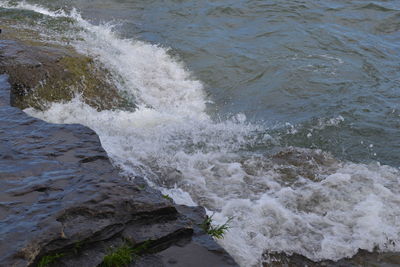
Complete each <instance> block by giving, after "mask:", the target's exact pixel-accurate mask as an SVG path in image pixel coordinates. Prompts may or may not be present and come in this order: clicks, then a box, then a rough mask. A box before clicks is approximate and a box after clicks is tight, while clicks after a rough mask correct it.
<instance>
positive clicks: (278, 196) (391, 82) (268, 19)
mask: <svg viewBox="0 0 400 267" xmlns="http://www.w3.org/2000/svg"><path fill="white" fill-rule="evenodd" d="M3 2H5V1H0V3H3ZM14 2H16V3H19V2H21V1H14ZM26 3H31V4H36V5H40V6H41V7H43V8H38V6H34V7H32V6H29V5H23V6H21V7H22V8H27V9H31V10H35V11H36V13H35V12H25V11H24V12H23V11H13V12H17V14H22V17H21V19H24V18H25V17H31V18H33V20H34V21H35V23H33V24H37V25H39V30H43V27H50V28H57V31H62V30H66V29H65V28H63V27H61V26H65V22H62V21H59V20H57V19H50V18H49V17H47V16H39V15H38V14H37V13H42V14H49V15H50V17H56V18H57V16H58V15H57V14H58V13H57V14H55V13H52V12H51V11H55V10H58V9H60V8H62V9H63V10H65V11H66V12H67V14H69V13H68V12H69V11H70V10H71V9H72V8H76V9H77V10H78V12H79V13H80V14H81V15H82V17H83V19H80V18H79V17H77V16H72V15H71V16H70V15H68V16H67V15H66V16H67V17H71V18H72V19H73V20H75V21H76V24H77V26H78V27H81V28H83V29H84V30H83V33H82V32H79V33H78V32H77V33H76V35H79V36H81V37H80V38H78V39H79V40H81V39H82V41H79V40H78V44H77V45H76V47H77V49H81V50H82V51H89V52H88V53H89V54H90V55H92V56H94V57H95V58H97V59H98V60H99V61H100V62H101V63H102V64H104V65H105V66H106V67H109V68H110V69H111V70H112V71H113V72H116V73H117V74H118V75H120V77H121V79H122V80H124V81H123V83H121V84H123V85H124V86H125V87H128V88H131V89H132V88H133V89H132V91H133V92H134V93H133V94H135V93H137V97H138V102H139V104H144V106H142V107H140V108H139V109H138V110H137V111H135V112H127V111H126V112H125V111H105V112H97V111H96V110H93V109H91V108H89V107H87V106H84V105H82V103H81V102H80V101H78V100H75V101H73V102H71V103H67V104H54V105H53V106H52V107H51V108H50V109H49V110H48V111H46V112H38V111H33V110H27V112H28V113H29V114H32V115H34V116H37V117H40V118H43V119H46V120H48V121H52V122H58V123H82V124H84V125H87V126H89V127H91V128H93V129H94V130H96V132H97V133H98V134H99V136H100V138H101V141H102V144H103V146H104V147H105V149H106V150H107V152H108V153H109V154H110V156H111V158H112V159H113V160H114V162H115V163H116V164H117V165H118V166H120V167H122V169H123V170H124V171H125V172H127V173H128V175H132V174H139V175H144V176H145V177H146V178H148V179H149V182H151V183H154V185H155V186H156V187H157V186H158V187H159V188H160V189H161V190H165V191H163V193H167V194H170V195H171V196H172V197H173V198H174V200H175V201H176V202H178V203H184V204H190V203H193V201H194V203H196V204H200V205H203V206H204V207H206V208H207V209H208V210H209V211H210V213H212V212H215V217H214V218H215V220H216V221H217V222H218V223H223V222H225V220H226V219H227V218H228V217H229V216H232V217H234V219H233V220H232V222H231V223H232V228H233V229H234V231H231V232H229V233H228V234H227V236H226V237H225V239H224V240H221V241H220V243H221V244H222V245H223V246H224V247H225V248H226V249H227V250H228V251H229V252H230V253H231V254H232V255H234V257H235V259H236V260H237V261H238V262H239V263H240V264H241V265H243V266H249V265H252V264H256V263H257V262H259V260H260V258H261V256H260V255H261V254H262V252H263V251H265V250H266V251H278V252H281V251H284V252H287V253H293V252H295V253H299V254H302V255H304V256H307V257H309V258H310V259H313V260H322V259H332V260H337V259H340V258H343V257H350V256H352V255H354V254H355V253H356V252H357V250H358V249H359V248H363V249H368V250H372V249H374V248H375V247H379V248H380V249H382V250H389V251H399V248H398V247H396V246H395V245H393V244H396V243H398V242H400V231H399V229H400V222H399V221H398V219H397V218H399V216H400V211H399V208H398V207H399V205H400V197H399V196H400V184H399V181H400V175H399V171H398V170H396V168H399V167H400V153H399V148H400V141H399V140H400V139H399V138H400V105H399V103H400V102H399V101H400V90H399V86H400V75H399V70H400V64H399V63H400V2H399V1H397V0H392V1H345V0H342V1H317V0H304V1H294V0H293V1H225V0H224V1H168V0H167V1H146V2H144V1H128V0H126V1H121V0H119V1H117V0H114V1H111V0H108V1H105V0H97V1H83V0H79V1H78V0H76V1H40V0H35V1H27V2H26ZM49 10H50V11H49ZM2 12H3V13H2V14H6V13H7V12H9V11H4V10H2ZM18 12H20V13H18ZM22 12H23V13H22ZM13 14H14V13H13ZM4 16H5V15H4ZM7 16H9V14H8V15H7ZM61 17H63V16H61ZM68 21H70V20H67V22H68ZM57 23H60V27H58V26H54V25H56V24H57ZM68 23H69V22H68ZM37 25H36V26H37ZM97 25H100V26H97ZM110 25H113V26H112V27H111V26H110ZM70 26H71V25H70ZM75 26H76V25H75ZM40 27H42V28H40ZM71 27H72V26H71ZM110 28H112V29H113V31H114V33H115V34H111V33H110ZM135 40H141V41H144V42H145V43H141V42H139V43H137V42H136V41H135ZM149 44H155V45H158V46H160V47H161V48H160V47H156V46H151V45H149ZM166 49H169V50H168V55H170V56H168V55H167V54H166V53H165V51H166ZM174 59H179V61H181V62H183V64H184V66H185V67H182V65H181V64H178V63H176V61H175V60H174ZM189 71H190V73H191V74H190V75H191V77H192V79H190V77H189ZM186 90H187V92H186ZM203 94H205V95H206V96H204V95H203ZM206 102H207V106H206V109H203V106H204V103H206ZM148 106H150V107H152V108H148ZM209 117H211V118H212V120H209ZM231 117H233V118H234V119H233V120H230V118H231ZM245 118H247V119H245ZM244 122H245V123H244ZM248 123H250V125H249V124H248ZM260 136H261V137H260ZM271 140H272V141H271ZM288 146H295V147H300V148H317V149H321V150H323V151H326V152H330V153H332V154H333V155H334V157H335V159H331V158H330V157H329V156H326V155H322V154H318V153H320V152H318V153H317V152H315V153H316V154H315V155H314V156H312V157H314V159H316V161H315V160H314V161H313V160H309V159H310V158H312V157H311V156H310V155H311V154H310V153H311V152H309V151H308V152H307V151H302V150H300V152H299V154H300V155H303V156H302V158H303V159H307V160H304V161H300V163H299V162H296V161H294V163H293V162H292V163H290V164H292V165H290V164H289V165H290V166H289V165H288V166H286V165H285V166H286V167H287V168H286V167H285V166H284V167H282V166H281V164H280V163H279V162H285V161H289V162H291V154H290V153H289V154H285V153H283V154H280V156H278V158H279V157H281V158H282V159H283V161H279V160H278V163H276V161H274V160H275V159H272V160H271V159H270V158H269V157H268V156H266V155H269V154H271V153H274V152H276V151H280V150H281V149H282V148H284V147H288ZM313 153H314V152H313ZM300 158H301V157H300ZM302 158H301V159H302ZM337 159H341V160H342V161H341V162H338V161H337ZM308 160H309V161H308ZM376 162H379V163H380V164H382V165H383V164H387V165H390V166H392V167H394V168H390V167H386V166H383V167H380V166H379V164H375V163H376ZM356 163H371V165H368V166H367V165H363V164H356ZM283 165H284V164H283ZM285 168H286V169H285ZM304 170H306V171H304ZM308 172H311V175H309V173H308ZM175 186H176V187H175ZM179 190H181V191H179ZM194 203H193V204H194ZM392 246H393V247H392Z"/></svg>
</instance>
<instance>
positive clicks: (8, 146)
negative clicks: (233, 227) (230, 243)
mask: <svg viewBox="0 0 400 267" xmlns="http://www.w3.org/2000/svg"><path fill="white" fill-rule="evenodd" d="M8 90H9V88H8V86H7V84H6V83H5V76H4V75H0V188H1V191H0V266H35V265H37V264H38V262H39V260H40V259H41V258H42V257H43V256H45V255H52V254H54V253H58V254H62V255H63V257H61V258H59V259H58V260H57V262H56V263H54V264H53V266H97V265H99V264H100V263H101V262H102V260H103V257H104V255H106V254H107V253H109V250H110V248H113V247H118V246H120V245H122V244H123V243H124V242H129V243H130V244H132V245H133V246H134V245H137V244H142V243H144V242H148V241H151V249H149V250H148V251H146V252H144V253H143V254H144V255H143V256H142V257H140V258H139V259H136V260H135V261H134V262H132V266H144V265H143V264H142V263H143V261H145V262H147V265H146V266H170V265H171V266H189V265H188V263H190V262H191V261H192V262H193V263H195V264H198V261H199V260H200V258H201V260H202V266H236V263H235V262H234V261H233V260H232V258H231V257H230V256H229V255H228V254H227V253H226V252H225V251H224V250H223V249H222V248H220V247H219V246H218V245H217V244H216V243H215V242H214V241H213V240H212V239H211V238H210V237H209V236H208V235H205V234H204V232H202V231H201V229H200V228H199V226H198V224H200V223H201V221H202V220H203V219H204V216H205V213H204V209H202V208H188V207H177V206H175V205H174V203H172V202H171V201H169V200H167V199H165V198H163V197H162V195H161V193H160V192H158V191H156V190H154V189H152V188H150V187H148V186H147V185H146V183H145V182H144V181H143V179H140V178H135V179H134V181H133V182H128V181H127V180H126V179H125V178H123V177H121V176H120V175H119V173H118V171H117V170H115V168H114V167H113V166H112V164H111V162H110V161H109V159H108V156H107V154H106V152H105V151H104V150H103V148H102V147H101V144H100V141H99V138H98V136H97V135H96V134H95V133H94V132H93V131H92V130H90V129H88V128H86V127H84V126H81V125H56V124H50V123H47V122H44V121H42V120H39V119H35V118H32V117H30V116H28V115H26V114H25V113H24V112H22V111H21V110H19V109H18V108H14V107H11V106H9V98H8V96H9V91H8ZM178 209H179V210H180V211H178ZM184 213H186V215H185V214H184ZM177 264H178V265H177ZM193 266H197V265H193Z"/></svg>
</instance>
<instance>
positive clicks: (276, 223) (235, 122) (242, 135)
mask: <svg viewBox="0 0 400 267" xmlns="http://www.w3.org/2000/svg"><path fill="white" fill-rule="evenodd" d="M0 6H1V7H3V8H19V9H27V10H32V11H34V12H37V13H41V14H43V15H46V16H50V17H59V18H69V19H72V20H73V21H74V23H75V26H77V27H78V28H79V31H78V32H77V31H76V30H74V31H73V32H71V33H66V34H70V35H74V36H75V37H76V36H79V38H73V40H72V41H71V44H72V45H73V46H74V48H75V49H76V50H77V51H78V52H81V53H83V54H86V55H88V56H90V57H92V58H94V59H95V60H96V61H97V62H98V64H100V65H102V66H104V67H106V68H107V69H108V70H109V71H110V72H111V74H112V76H113V77H114V79H113V82H114V83H115V84H116V85H117V87H118V88H119V90H121V92H123V93H124V94H128V95H129V96H131V97H132V99H134V101H135V105H136V106H137V108H136V109H135V110H133V111H129V110H104V111H97V110H96V109H94V108H92V107H90V106H88V105H86V104H85V103H84V102H83V101H82V100H81V99H80V96H79V95H77V96H76V98H75V99H73V100H72V101H70V102H66V103H51V104H50V107H49V108H48V109H47V110H45V111H38V110H34V109H26V110H24V111H25V112H26V113H28V114H30V115H32V116H34V117H37V118H41V119H43V120H46V121H48V122H52V123H68V124H69V123H80V124H83V125H85V126H88V127H90V128H91V129H93V130H94V131H95V132H96V133H97V134H98V135H99V137H100V140H101V143H102V145H103V147H104V149H105V150H106V151H107V153H108V154H109V156H110V158H111V159H112V161H113V163H114V165H115V166H116V167H118V168H120V169H121V172H122V173H123V174H124V175H125V176H126V177H127V178H129V179H134V178H135V177H136V176H141V177H144V178H145V179H146V180H147V181H148V183H149V184H150V185H152V186H153V187H155V188H157V189H159V190H161V191H162V192H163V194H168V195H169V196H170V197H172V198H173V199H174V201H175V202H176V203H178V204H185V205H191V206H193V205H201V206H203V207H205V208H206V209H207V212H208V214H209V215H212V214H213V220H214V223H215V224H223V223H225V222H226V221H227V220H228V218H232V219H231V221H230V224H229V225H230V229H229V231H228V232H227V233H226V235H225V237H224V238H223V239H218V240H217V242H218V243H219V244H221V245H222V246H223V247H224V248H225V249H226V250H227V251H228V252H229V253H230V254H231V255H232V256H233V257H234V258H235V260H236V261H237V262H238V263H239V264H240V265H241V266H259V265H261V264H262V263H263V262H264V261H266V260H268V259H267V257H263V254H264V253H265V252H285V253H287V254H292V253H297V254H301V255H304V256H306V257H308V258H309V259H311V260H314V261H320V260H325V259H330V260H339V259H341V258H344V257H351V256H353V255H355V254H356V253H357V252H358V250H359V249H364V250H368V251H373V250H375V249H378V250H379V251H391V252H398V251H400V248H399V246H398V245H397V244H399V243H400V220H399V218H400V209H399V206H400V172H399V170H398V169H396V168H394V167H390V166H384V165H382V166H381V165H380V164H379V163H371V164H358V163H352V162H348V161H342V160H338V159H336V158H334V157H333V156H331V155H330V154H329V153H326V152H324V151H321V150H318V149H314V150H310V149H304V148H296V147H285V148H279V151H276V152H274V153H270V154H269V153H266V152H265V151H263V150H262V149H258V148H259V147H263V146H265V144H267V143H268V144H271V143H272V144H275V143H278V141H276V140H275V138H274V137H273V136H271V135H270V134H269V129H268V128H267V127H266V126H264V125H263V124H261V123H260V124H256V123H250V122H248V121H247V120H246V116H245V115H243V114H240V113H239V114H236V115H235V116H232V118H231V119H226V120H222V119H220V120H218V119H213V118H211V117H210V115H209V114H208V113H207V104H208V103H209V102H210V101H212V99H208V97H207V94H206V93H205V89H204V86H203V84H202V82H201V81H199V80H197V79H196V78H195V77H193V75H192V74H191V73H190V71H189V70H187V69H186V67H185V65H184V64H183V63H182V62H180V61H179V60H177V59H175V58H174V57H172V56H170V54H169V53H168V49H167V48H164V47H161V46H157V45H152V44H149V43H146V42H143V41H139V40H134V39H122V38H121V37H119V35H118V33H117V32H115V30H114V28H113V26H112V25H110V24H99V25H95V24H92V23H91V22H89V21H87V20H85V19H83V18H82V17H81V15H80V14H79V12H77V11H75V10H72V11H69V12H67V11H51V10H48V9H46V8H44V7H40V6H37V5H32V4H28V3H25V2H21V3H19V4H17V5H10V4H8V2H6V1H1V2H0ZM342 119H343V118H339V119H338V121H337V122H336V123H340V122H341V120H342Z"/></svg>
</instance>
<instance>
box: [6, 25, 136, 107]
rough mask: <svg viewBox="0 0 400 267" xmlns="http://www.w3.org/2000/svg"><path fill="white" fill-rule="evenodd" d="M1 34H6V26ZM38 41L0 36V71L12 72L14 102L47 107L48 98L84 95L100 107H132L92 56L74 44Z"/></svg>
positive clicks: (68, 97) (89, 102) (18, 104)
mask: <svg viewBox="0 0 400 267" xmlns="http://www.w3.org/2000/svg"><path fill="white" fill-rule="evenodd" d="M2 36H7V29H5V30H3V32H2ZM39 44H41V43H39ZM39 44H38V43H30V44H27V43H23V42H17V41H14V40H0V74H2V73H7V74H8V75H9V82H10V84H11V103H12V105H13V106H16V107H19V108H21V109H24V108H27V107H34V108H38V109H44V108H45V107H46V104H47V103H48V102H60V101H69V100H71V99H72V98H73V97H74V96H77V95H81V96H82V98H83V100H84V101H85V102H86V103H87V104H89V105H91V106H92V107H95V108H97V109H98V110H102V109H111V108H118V107H119V108H121V107H123V108H133V106H132V105H131V104H129V103H131V102H130V101H127V99H126V96H125V97H123V96H122V95H121V93H119V91H118V89H117V88H116V87H115V86H114V85H113V84H112V83H111V82H109V81H110V80H111V79H112V78H111V75H110V74H109V73H108V72H107V71H106V70H104V69H102V68H101V67H99V65H98V64H95V62H94V61H93V59H91V58H89V57H86V56H83V55H80V54H78V53H76V52H75V51H74V50H73V49H72V48H68V47H62V46H56V45H49V44H41V45H39Z"/></svg>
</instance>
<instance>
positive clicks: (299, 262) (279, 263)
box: [264, 250, 400, 267]
mask: <svg viewBox="0 0 400 267" xmlns="http://www.w3.org/2000/svg"><path fill="white" fill-rule="evenodd" d="M268 258H269V262H268V263H265V264H264V266H265V267H267V266H268V267H291V266H308V267H320V266H321V267H322V266H325V267H361V266H362V267H396V266H399V265H400V255H399V253H391V252H385V253H382V252H368V251H365V250H361V251H359V252H358V253H357V254H356V255H354V256H353V257H352V258H345V259H341V260H339V261H336V262H335V261H328V260H325V261H320V262H314V261H311V260H309V259H307V258H306V257H304V256H302V255H298V254H293V255H290V256H289V255H286V254H285V253H271V254H269V255H268Z"/></svg>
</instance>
